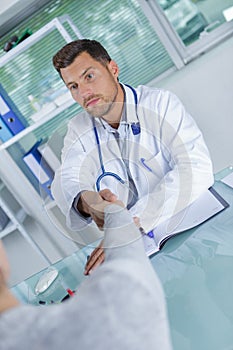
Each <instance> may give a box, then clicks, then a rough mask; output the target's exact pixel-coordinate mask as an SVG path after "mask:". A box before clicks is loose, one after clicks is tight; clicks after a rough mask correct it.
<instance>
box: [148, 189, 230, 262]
mask: <svg viewBox="0 0 233 350" xmlns="http://www.w3.org/2000/svg"><path fill="white" fill-rule="evenodd" d="M228 206H229V204H228V203H227V202H226V201H225V200H224V199H223V198H222V197H221V196H220V195H219V194H218V193H217V192H216V191H215V190H214V189H213V188H212V187H211V188H209V189H208V190H207V191H206V192H204V193H203V194H202V195H201V196H200V197H199V198H198V199H197V200H196V201H195V202H193V203H192V204H191V205H189V206H188V207H187V208H185V209H184V210H182V211H180V212H179V213H178V214H176V215H174V216H173V217H172V218H171V219H170V220H168V221H165V222H163V223H162V224H160V225H158V226H157V227H155V228H154V229H153V233H154V238H150V237H149V236H147V235H144V236H143V240H144V245H145V250H146V253H147V255H148V256H150V255H152V254H154V253H156V252H158V251H159V250H160V249H161V247H162V246H163V244H164V243H165V242H166V241H167V240H168V239H169V238H170V237H172V236H174V235H176V234H178V233H181V232H184V231H186V230H189V229H191V228H193V227H195V226H198V225H200V224H202V223H203V222H205V221H206V220H208V219H209V218H211V217H213V216H214V215H216V214H217V213H219V212H221V211H222V210H224V209H225V208H227V207H228Z"/></svg>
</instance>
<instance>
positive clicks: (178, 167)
mask: <svg viewBox="0 0 233 350" xmlns="http://www.w3.org/2000/svg"><path fill="white" fill-rule="evenodd" d="M122 86H123V87H124V90H125V96H126V119H127V123H129V124H130V125H131V124H132V123H137V122H138V121H139V123H140V128H141V132H140V133H139V134H137V135H134V134H133V132H132V129H131V127H129V129H128V130H129V131H128V134H127V139H128V142H126V145H125V146H124V152H125V151H127V152H126V153H127V154H126V157H128V158H129V169H130V172H131V176H132V178H133V180H134V183H135V186H136V188H137V191H138V201H137V202H136V204H135V205H134V206H133V207H132V208H131V209H130V212H131V214H132V216H137V217H139V218H140V222H141V225H142V226H143V227H144V229H145V230H146V231H149V230H151V229H153V228H154V227H155V226H157V225H158V224H160V223H161V222H163V221H164V220H167V219H168V218H169V217H171V216H172V215H174V214H175V213H177V212H179V211H180V210H182V209H184V208H185V207H187V205H188V204H190V203H191V202H193V201H194V200H195V199H197V198H198V196H199V195H200V194H201V193H202V192H203V191H205V190H206V189H208V188H209V187H210V186H211V185H212V184H213V181H214V180H213V171H212V163H211V159H210V156H209V152H208V149H207V147H206V144H205V142H204V140H203V137H202V134H201V132H200V130H199V129H198V127H197V125H196V123H195V122H194V120H193V119H192V117H191V116H190V115H189V114H188V113H187V112H186V111H185V109H184V107H183V105H182V104H181V102H180V101H179V99H178V98H177V97H176V96H175V95H174V94H172V93H171V92H168V91H164V90H161V89H157V88H149V87H145V86H139V87H138V88H137V89H135V91H136V94H137V99H138V104H137V105H135V98H134V94H133V92H132V90H131V89H130V88H129V87H128V86H125V85H122ZM95 124H96V128H97V131H98V135H99V139H100V143H101V151H102V155H103V163H104V167H105V171H110V172H114V173H116V174H118V175H119V176H120V177H121V178H122V179H124V180H125V181H127V179H128V174H127V170H126V166H125V163H124V162H123V160H122V153H121V151H120V148H119V145H118V143H117V141H116V139H115V136H114V135H113V134H112V133H111V132H108V131H107V127H109V126H108V125H107V124H106V122H103V121H101V120H100V119H98V118H97V119H95ZM126 146H127V147H126ZM127 148H128V150H127ZM142 158H143V159H144V161H143V162H142ZM100 174H101V165H100V159H99V154H98V149H97V145H96V138H95V135H94V130H93V124H92V117H91V116H89V115H88V114H87V113H86V112H83V113H81V114H79V115H77V116H76V117H74V118H73V119H72V120H71V121H70V122H69V124H68V131H67V134H66V137H65V140H64V148H63V150H62V165H61V167H60V168H59V169H58V170H57V171H56V174H55V178H54V181H53V184H52V194H53V196H54V198H55V201H56V202H57V204H58V206H59V207H60V209H61V211H62V212H63V213H64V215H65V216H66V220H67V225H68V226H69V227H70V228H71V229H72V230H81V229H83V228H84V227H85V226H86V225H87V220H85V219H84V218H83V217H82V216H80V215H79V214H77V212H75V211H74V209H73V208H72V203H73V201H74V198H75V197H76V196H77V194H78V193H80V191H83V190H91V191H95V190H96V179H97V177H98V175H100ZM103 188H109V189H110V190H111V191H112V192H113V193H115V194H117V195H118V198H119V199H121V200H122V201H123V202H124V203H125V204H127V200H128V186H127V185H125V186H124V185H121V184H120V183H119V182H118V181H117V180H115V179H114V178H112V177H105V178H103V179H102V181H101V189H103Z"/></svg>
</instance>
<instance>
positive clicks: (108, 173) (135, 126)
mask: <svg viewBox="0 0 233 350" xmlns="http://www.w3.org/2000/svg"><path fill="white" fill-rule="evenodd" d="M125 85H126V84H125ZM126 86H128V87H129V88H130V89H131V91H132V92H133V96H134V103H135V112H136V116H137V119H138V114H137V105H138V97H137V93H136V91H135V89H134V88H132V87H131V86H130V85H126ZM138 120H139V119H138ZM92 123H93V129H94V134H95V139H96V144H97V148H98V154H99V161H100V166H101V171H102V172H101V174H100V175H99V176H98V177H97V180H96V189H97V191H98V192H99V191H100V182H101V180H102V179H103V178H104V177H106V176H111V177H114V178H115V179H116V180H117V181H119V182H120V183H122V184H123V185H124V184H125V180H123V179H122V178H121V177H120V176H119V175H117V174H116V173H113V172H111V171H105V167H104V162H103V156H102V151H101V146H100V140H99V135H98V132H97V128H96V125H95V119H94V118H93V119H92ZM131 129H132V132H133V134H134V135H138V134H140V132H141V128H140V123H139V121H138V122H137V123H132V124H131ZM142 159H143V161H145V160H144V158H142ZM142 159H141V161H142ZM143 161H142V162H143Z"/></svg>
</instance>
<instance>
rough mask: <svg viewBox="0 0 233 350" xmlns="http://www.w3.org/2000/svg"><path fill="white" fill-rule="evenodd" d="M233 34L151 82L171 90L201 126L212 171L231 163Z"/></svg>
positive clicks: (232, 135) (232, 146) (232, 147)
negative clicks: (214, 46) (181, 67)
mask: <svg viewBox="0 0 233 350" xmlns="http://www.w3.org/2000/svg"><path fill="white" fill-rule="evenodd" d="M232 62H233V38H230V39H228V40H227V41H225V42H223V43H222V44H220V45H219V46H217V47H216V48H214V49H213V50H211V51H210V52H208V53H206V54H204V55H202V56H201V57H199V58H198V59H196V60H195V61H193V62H191V63H190V64H189V65H187V66H186V67H185V68H183V69H182V70H180V71H177V72H174V73H173V74H172V75H170V76H169V77H167V78H166V79H163V80H162V81H159V82H157V84H155V83H153V82H151V84H150V85H151V86H155V85H156V86H159V87H162V88H165V89H168V90H171V91H172V92H174V93H175V94H176V95H177V96H178V97H179V98H180V99H181V100H182V102H183V103H184V105H185V107H186V109H187V110H188V111H189V112H190V113H191V114H192V116H193V117H194V119H195V120H196V122H197V123H198V125H199V127H200V129H201V130H202V132H203V134H204V137H205V140H206V143H207V146H208V148H209V150H210V153H211V156H212V159H213V165H214V172H217V171H219V170H221V169H223V168H224V167H227V166H228V165H230V164H233V64H232Z"/></svg>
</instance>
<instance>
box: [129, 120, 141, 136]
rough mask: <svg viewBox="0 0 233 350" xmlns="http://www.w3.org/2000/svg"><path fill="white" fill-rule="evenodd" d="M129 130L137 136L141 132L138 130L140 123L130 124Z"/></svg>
mask: <svg viewBox="0 0 233 350" xmlns="http://www.w3.org/2000/svg"><path fill="white" fill-rule="evenodd" d="M131 129H132V132H133V134H134V135H138V134H140V132H141V128H140V123H139V122H137V123H132V124H131Z"/></svg>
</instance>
